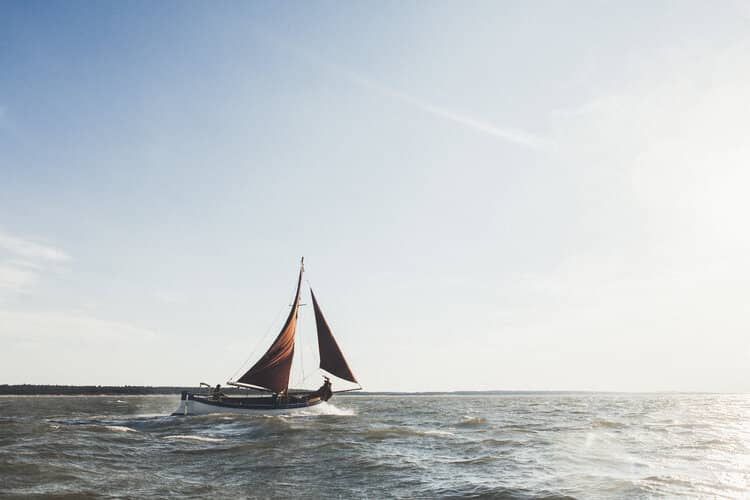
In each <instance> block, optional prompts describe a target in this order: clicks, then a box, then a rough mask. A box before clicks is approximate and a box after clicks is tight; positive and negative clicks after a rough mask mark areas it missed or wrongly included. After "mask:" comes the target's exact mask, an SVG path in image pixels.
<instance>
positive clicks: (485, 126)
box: [263, 33, 545, 149]
mask: <svg viewBox="0 0 750 500" xmlns="http://www.w3.org/2000/svg"><path fill="white" fill-rule="evenodd" d="M263 36H264V38H266V39H267V40H269V41H271V42H273V43H276V44H277V45H280V46H281V47H283V48H284V49H285V50H287V51H290V52H293V53H295V54H297V55H298V56H300V57H301V58H303V59H305V60H306V61H308V62H310V63H313V64H315V65H317V66H321V67H324V68H326V69H327V70H329V71H332V72H335V73H337V74H339V75H341V76H343V77H345V78H346V79H347V80H348V81H350V82H351V83H353V84H355V85H357V86H359V87H362V88H365V89H367V90H369V91H371V92H373V93H375V94H378V95H381V96H383V97H388V98H390V99H394V100H397V101H401V102H402V103H405V104H408V105H409V106H411V107H413V108H416V109H418V110H420V111H422V112H424V113H427V114H430V115H432V116H437V117H439V118H442V119H444V120H448V121H451V122H453V123H455V124H456V125H460V126H462V127H465V128H468V129H471V130H474V131H475V132H479V133H481V134H485V135H488V136H490V137H493V138H495V139H499V140H501V141H504V142H509V143H512V144H516V145H519V146H523V147H526V148H532V149H537V148H540V147H542V146H544V145H545V141H544V140H543V139H542V138H540V137H538V136H536V135H534V134H530V133H528V132H525V131H523V130H518V129H514V128H507V127H498V126H497V125H495V124H493V123H489V122H487V121H484V120H481V119H478V118H475V117H472V116H468V115H465V114H462V113H457V112H455V111H453V110H451V109H449V108H446V107H444V106H438V105H437V104H433V103H431V102H427V101H425V100H423V99H419V98H417V97H414V96H412V95H410V94H407V93H406V92H403V91H401V90H398V89H395V88H393V87H390V86H388V85H385V84H383V83H381V82H378V81H376V80H373V79H371V78H367V77H364V76H362V75H360V74H357V73H355V72H353V71H351V70H350V69H348V68H345V67H343V66H341V65H339V64H337V63H334V62H331V61H329V60H327V59H325V58H323V57H321V56H319V55H318V54H315V53H313V52H311V51H310V50H307V49H303V48H300V47H296V46H291V45H289V44H288V43H286V42H283V41H281V40H279V39H278V38H277V37H275V36H273V35H271V34H269V33H265V34H264V35H263Z"/></svg>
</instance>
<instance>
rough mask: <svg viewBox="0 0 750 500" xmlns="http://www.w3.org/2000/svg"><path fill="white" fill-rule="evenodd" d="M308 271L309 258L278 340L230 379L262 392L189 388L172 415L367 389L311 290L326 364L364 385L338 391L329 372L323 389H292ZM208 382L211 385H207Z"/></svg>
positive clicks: (298, 402) (303, 404) (317, 399)
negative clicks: (235, 393)
mask: <svg viewBox="0 0 750 500" xmlns="http://www.w3.org/2000/svg"><path fill="white" fill-rule="evenodd" d="M304 271H305V259H304V257H303V258H302V261H301V262H300V270H299V277H298V278H297V291H296V293H295V295H294V302H293V303H292V306H291V310H290V311H289V315H288V316H287V318H286V322H285V323H284V326H283V327H282V328H281V332H279V334H278V336H277V337H276V339H275V340H274V341H273V343H272V344H271V346H270V347H269V348H268V350H267V351H266V353H265V354H264V355H263V356H261V358H260V359H259V360H258V361H257V362H256V363H255V364H254V365H253V366H252V367H251V368H250V369H249V370H248V371H246V372H245V374H244V375H242V376H241V377H239V378H238V379H236V380H230V381H229V382H227V385H229V386H233V387H238V388H241V389H246V390H248V391H255V392H256V394H248V395H242V396H228V395H225V394H223V393H222V392H221V386H220V385H217V386H216V388H214V389H213V390H209V391H207V392H203V393H201V392H190V391H183V392H182V395H181V398H180V406H179V407H178V408H177V410H176V411H175V412H174V413H173V414H172V415H207V414H210V413H256V412H258V411H278V410H282V411H289V410H297V409H303V408H308V407H310V406H315V405H319V404H321V403H323V402H325V401H328V400H329V399H330V398H331V397H332V396H333V394H334V392H348V391H356V390H360V389H362V387H361V386H360V385H359V382H357V379H356V378H355V377H354V374H353V373H352V371H351V369H350V368H349V364H348V363H347V362H346V359H345V358H344V354H343V353H342V352H341V349H340V348H339V345H338V343H337V342H336V339H335V338H334V337H333V333H332V332H331V329H330V327H329V326H328V323H327V322H326V319H325V317H324V316H323V311H322V310H321V309H320V305H319V304H318V301H317V299H316V297H315V294H314V293H313V291H312V288H311V289H310V295H311V296H312V303H313V309H314V310H315V325H316V327H317V331H318V352H319V354H320V365H319V367H320V369H321V370H324V371H325V372H327V373H328V374H330V375H333V376H335V377H338V378H340V379H342V380H346V381H348V382H351V383H354V384H357V386H358V387H356V388H353V389H345V390H341V391H333V389H332V383H331V381H330V378H329V377H327V376H324V377H323V378H324V381H323V385H321V386H320V387H319V388H318V389H317V390H304V389H290V388H289V374H290V373H291V371H292V358H293V357H294V338H295V332H296V329H297V316H298V313H299V308H300V292H301V288H302V274H303V273H304ZM201 385H205V386H206V387H209V388H210V386H209V385H208V384H203V383H201Z"/></svg>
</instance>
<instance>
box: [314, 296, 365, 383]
mask: <svg viewBox="0 0 750 500" xmlns="http://www.w3.org/2000/svg"><path fill="white" fill-rule="evenodd" d="M310 295H312V299H313V307H314V308H315V324H316V326H317V327H318V351H319V352H320V368H322V369H323V370H325V371H327V372H328V373H330V374H331V375H335V376H337V377H339V378H342V379H344V380H348V381H349V382H354V383H355V384H358V383H359V382H357V379H356V378H354V374H353V373H352V370H351V369H350V368H349V365H348V364H347V363H346V359H344V355H343V354H342V353H341V349H340V348H339V345H338V344H337V343H336V339H335V338H333V334H332V333H331V329H330V328H329V327H328V323H326V319H325V318H324V317H323V311H321V310H320V306H318V301H317V300H316V299H315V294H314V293H313V291H312V289H310Z"/></svg>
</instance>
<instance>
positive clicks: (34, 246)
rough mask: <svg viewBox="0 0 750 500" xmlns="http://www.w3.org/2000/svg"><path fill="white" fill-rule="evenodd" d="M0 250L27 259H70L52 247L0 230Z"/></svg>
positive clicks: (58, 260)
mask: <svg viewBox="0 0 750 500" xmlns="http://www.w3.org/2000/svg"><path fill="white" fill-rule="evenodd" d="M0 249H1V250H5V251H6V252H8V253H11V254H13V255H16V256H18V257H23V258H26V259H40V260H48V261H57V262H60V261H67V260H70V257H69V256H68V255H67V254H66V253H65V252H63V251H61V250H58V249H57V248H54V247H52V246H49V245H46V244H42V243H37V242H34V241H31V240H28V239H23V238H20V237H18V236H14V235H12V234H9V233H7V232H4V231H2V230H0Z"/></svg>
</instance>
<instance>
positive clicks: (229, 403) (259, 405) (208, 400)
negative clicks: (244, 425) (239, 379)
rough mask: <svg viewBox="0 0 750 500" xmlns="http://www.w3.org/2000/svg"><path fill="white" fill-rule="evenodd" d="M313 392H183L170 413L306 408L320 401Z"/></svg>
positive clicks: (247, 411)
mask: <svg viewBox="0 0 750 500" xmlns="http://www.w3.org/2000/svg"><path fill="white" fill-rule="evenodd" d="M322 402H323V401H322V400H321V399H320V396H318V395H317V394H315V393H310V394H295V395H292V396H289V397H286V398H282V397H276V398H274V397H272V396H245V397H243V396H226V397H221V398H213V397H210V396H206V395H204V394H193V393H191V392H183V393H182V397H181V398H180V407H179V408H178V409H177V411H175V412H174V413H173V414H172V415H180V416H181V415H207V414H210V413H252V412H255V411H278V410H281V411H284V410H296V409H302V408H308V407H310V406H316V405H319V404H320V403H322Z"/></svg>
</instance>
